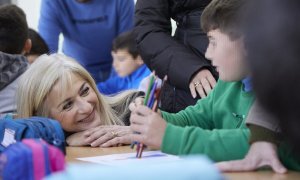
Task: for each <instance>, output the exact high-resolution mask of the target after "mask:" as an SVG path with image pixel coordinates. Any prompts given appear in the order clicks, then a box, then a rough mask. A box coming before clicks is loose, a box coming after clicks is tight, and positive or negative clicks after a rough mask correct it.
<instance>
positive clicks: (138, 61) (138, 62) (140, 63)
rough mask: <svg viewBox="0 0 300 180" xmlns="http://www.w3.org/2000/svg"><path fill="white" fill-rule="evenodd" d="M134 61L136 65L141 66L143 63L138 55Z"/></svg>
mask: <svg viewBox="0 0 300 180" xmlns="http://www.w3.org/2000/svg"><path fill="white" fill-rule="evenodd" d="M135 61H136V63H137V64H138V65H140V66H141V65H143V64H144V61H143V59H142V57H141V56H140V55H138V56H137V57H136V58H135Z"/></svg>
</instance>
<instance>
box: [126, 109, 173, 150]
mask: <svg viewBox="0 0 300 180" xmlns="http://www.w3.org/2000/svg"><path fill="white" fill-rule="evenodd" d="M130 122H131V125H130V127H131V129H132V131H134V132H137V134H133V135H132V140H133V141H137V142H140V143H143V144H146V145H148V146H151V147H153V148H160V147H161V144H162V139H163V136H164V134H165V130H166V127H167V123H166V122H165V120H164V119H163V118H162V117H161V116H160V114H158V113H156V112H154V111H152V110H151V109H149V108H148V107H146V106H141V105H139V106H137V107H135V109H134V110H133V111H132V113H131V117H130Z"/></svg>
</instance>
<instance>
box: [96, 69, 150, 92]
mask: <svg viewBox="0 0 300 180" xmlns="http://www.w3.org/2000/svg"><path fill="white" fill-rule="evenodd" d="M150 73H151V71H150V70H149V69H148V68H147V66H146V65H142V66H141V67H139V68H138V69H137V70H135V71H134V72H133V73H131V74H130V75H129V76H126V77H118V76H115V77H112V78H109V79H108V80H106V81H105V82H101V83H98V84H97V87H98V89H99V91H100V92H101V93H102V94H106V95H109V94H114V93H117V92H120V91H123V90H128V89H138V87H139V85H140V82H141V81H142V80H143V79H144V78H145V77H147V76H149V75H150Z"/></svg>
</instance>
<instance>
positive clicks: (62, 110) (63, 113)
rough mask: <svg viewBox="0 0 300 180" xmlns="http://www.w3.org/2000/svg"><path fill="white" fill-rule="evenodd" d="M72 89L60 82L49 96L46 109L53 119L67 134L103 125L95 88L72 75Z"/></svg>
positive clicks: (77, 76)
mask: <svg viewBox="0 0 300 180" xmlns="http://www.w3.org/2000/svg"><path fill="white" fill-rule="evenodd" d="M71 80H72V82H71V83H70V84H71V87H68V88H67V89H64V92H62V90H63V88H62V87H61V83H60V81H58V82H56V84H55V85H54V86H53V87H52V90H51V91H50V93H49V94H48V96H47V99H46V102H45V103H46V107H48V108H49V115H50V117H51V118H53V119H56V120H58V121H59V122H60V124H61V125H62V127H63V129H64V130H65V131H67V132H80V131H84V130H87V129H90V128H93V127H96V126H99V125H101V119H100V112H99V100H98V98H97V95H96V93H95V91H94V90H93V88H91V86H90V85H89V83H88V82H87V81H85V80H84V79H82V78H81V77H80V76H79V75H76V74H72V75H71Z"/></svg>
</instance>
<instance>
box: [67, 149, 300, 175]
mask: <svg viewBox="0 0 300 180" xmlns="http://www.w3.org/2000/svg"><path fill="white" fill-rule="evenodd" d="M130 152H135V150H132V149H130V147H129V146H121V147H113V148H91V147H67V157H66V160H67V162H68V163H73V162H76V163H86V162H83V161H79V160H77V159H76V158H80V157H89V156H101V155H109V154H119V153H130ZM224 175H225V177H226V178H227V179H230V180H256V179H258V180H286V179H288V180H294V179H295V180H296V179H299V180H300V173H299V172H292V171H289V172H288V173H287V174H283V175H281V174H276V173H273V172H272V171H257V172H244V173H225V174H224Z"/></svg>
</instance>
